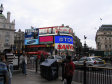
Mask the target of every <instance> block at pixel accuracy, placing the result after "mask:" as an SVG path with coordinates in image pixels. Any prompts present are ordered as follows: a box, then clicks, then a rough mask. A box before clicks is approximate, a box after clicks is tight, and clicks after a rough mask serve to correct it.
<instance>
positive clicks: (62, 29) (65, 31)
mask: <svg viewBox="0 0 112 84" xmlns="http://www.w3.org/2000/svg"><path fill="white" fill-rule="evenodd" d="M58 31H59V33H60V34H61V35H68V34H72V33H73V30H72V28H68V27H58Z"/></svg>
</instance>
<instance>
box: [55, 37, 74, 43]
mask: <svg viewBox="0 0 112 84" xmlns="http://www.w3.org/2000/svg"><path fill="white" fill-rule="evenodd" d="M55 43H68V44H73V37H71V36H55Z"/></svg>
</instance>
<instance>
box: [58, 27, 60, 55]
mask: <svg viewBox="0 0 112 84" xmlns="http://www.w3.org/2000/svg"><path fill="white" fill-rule="evenodd" d="M59 31H60V27H59V29H58V35H59V36H60V32H59ZM59 56H60V39H59Z"/></svg>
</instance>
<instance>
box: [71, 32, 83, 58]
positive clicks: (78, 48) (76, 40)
mask: <svg viewBox="0 0 112 84" xmlns="http://www.w3.org/2000/svg"><path fill="white" fill-rule="evenodd" d="M72 36H73V47H74V54H75V55H78V56H79V55H81V51H82V43H81V40H80V39H79V38H78V37H77V36H76V35H75V33H73V34H72Z"/></svg>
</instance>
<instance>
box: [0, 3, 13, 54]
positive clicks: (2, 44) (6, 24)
mask: <svg viewBox="0 0 112 84" xmlns="http://www.w3.org/2000/svg"><path fill="white" fill-rule="evenodd" d="M2 12H3V5H2V4H1V6H0V51H1V52H3V51H4V50H5V49H10V48H11V46H12V45H14V32H15V20H13V21H12V22H11V21H10V15H11V13H10V12H8V13H7V17H5V16H4V15H3V14H2Z"/></svg>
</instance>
